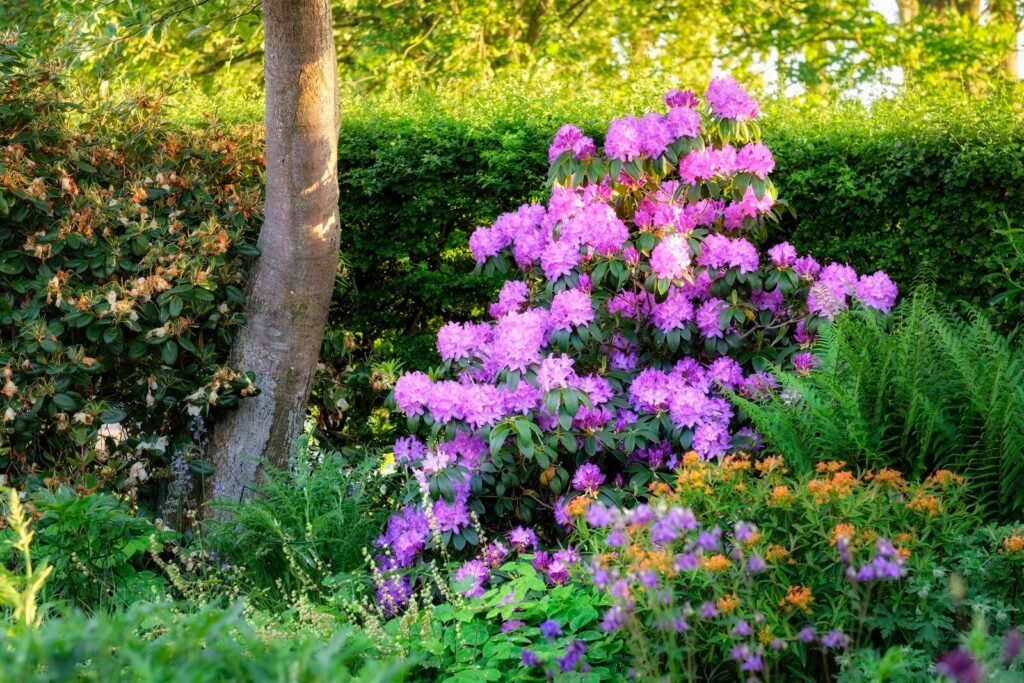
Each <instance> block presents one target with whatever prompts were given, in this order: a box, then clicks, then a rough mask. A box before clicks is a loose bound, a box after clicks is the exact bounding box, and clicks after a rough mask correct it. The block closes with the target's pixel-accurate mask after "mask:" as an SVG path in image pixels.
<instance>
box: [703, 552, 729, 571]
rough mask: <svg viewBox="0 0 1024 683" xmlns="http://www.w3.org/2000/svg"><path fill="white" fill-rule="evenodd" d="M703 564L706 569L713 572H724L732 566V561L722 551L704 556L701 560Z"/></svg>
mask: <svg viewBox="0 0 1024 683" xmlns="http://www.w3.org/2000/svg"><path fill="white" fill-rule="evenodd" d="M701 564H702V565H703V566H704V568H705V569H707V570H708V571H712V572H724V571H725V570H726V569H728V568H729V567H731V566H732V562H730V561H729V558H728V557H726V556H725V555H723V554H721V553H717V554H715V555H712V556H710V557H706V558H704V559H703V560H702V561H701Z"/></svg>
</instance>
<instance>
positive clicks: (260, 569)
mask: <svg viewBox="0 0 1024 683" xmlns="http://www.w3.org/2000/svg"><path fill="white" fill-rule="evenodd" d="M352 456H353V457H352V458H351V459H350V458H346V457H345V456H342V455H341V454H339V453H335V452H320V451H318V450H315V449H314V450H311V448H310V443H309V440H308V437H303V439H302V440H300V443H299V446H298V448H297V450H296V453H295V454H294V455H293V456H292V461H291V465H290V468H289V469H288V470H275V469H273V468H267V470H266V476H265V478H264V480H263V481H262V482H261V483H260V485H259V487H258V490H256V491H254V492H253V494H252V496H251V497H249V498H248V499H247V500H245V501H244V502H241V503H239V502H229V501H218V502H216V503H215V505H216V506H217V507H218V509H219V510H220V511H221V513H223V514H222V517H221V518H220V519H218V518H217V517H213V518H211V519H209V520H208V521H207V522H206V523H205V525H204V529H203V530H204V535H203V538H202V544H203V546H204V547H205V548H206V549H207V550H208V551H210V552H211V553H212V554H213V555H215V556H216V558H217V561H218V562H228V563H230V564H232V565H235V566H237V567H240V568H241V569H242V571H243V576H244V578H245V579H246V581H247V583H248V584H249V585H250V586H251V587H252V588H253V589H255V590H257V591H261V592H262V593H263V594H264V595H265V599H267V600H269V601H271V602H272V603H274V604H281V601H282V600H286V599H287V598H288V596H289V594H291V593H302V594H310V593H312V594H317V593H320V592H321V590H322V588H321V587H320V583H321V581H322V580H323V579H324V578H326V577H332V576H335V575H344V574H348V573H351V572H353V571H355V570H359V569H363V568H365V559H364V555H363V550H364V549H369V548H371V547H372V546H373V542H374V540H375V539H376V537H377V536H378V535H379V534H380V533H381V531H382V529H383V527H384V523H385V521H386V520H387V514H386V513H387V506H386V505H385V504H384V503H383V497H384V495H385V494H386V493H387V491H388V490H389V485H388V483H387V481H386V479H384V478H383V477H381V476H379V474H378V473H377V472H375V468H376V467H377V464H378V463H377V462H376V459H375V458H370V457H368V456H366V455H365V454H358V453H353V454H352ZM357 458H358V459H357ZM339 581H340V579H339Z"/></svg>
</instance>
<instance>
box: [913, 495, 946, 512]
mask: <svg viewBox="0 0 1024 683" xmlns="http://www.w3.org/2000/svg"><path fill="white" fill-rule="evenodd" d="M907 509H908V510H912V511H914V512H920V513H921V514H925V515H928V516H929V517H935V516H936V515H938V514H939V513H940V512H942V501H940V500H939V499H938V497H937V496H933V495H930V494H927V493H925V492H923V491H918V492H916V493H915V494H914V496H913V498H911V499H910V502H909V503H907Z"/></svg>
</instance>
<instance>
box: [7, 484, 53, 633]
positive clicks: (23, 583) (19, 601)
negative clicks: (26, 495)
mask: <svg viewBox="0 0 1024 683" xmlns="http://www.w3.org/2000/svg"><path fill="white" fill-rule="evenodd" d="M6 503H7V505H6V510H5V515H4V517H3V519H4V521H5V522H6V524H5V526H7V527H8V528H9V529H10V534H11V535H12V536H13V538H12V539H11V543H10V547H11V549H12V550H13V551H14V555H15V559H16V561H18V562H20V564H21V569H20V570H19V571H15V572H12V571H10V570H8V569H7V567H6V566H5V564H6V562H7V560H6V557H5V560H4V562H3V563H0V605H3V606H4V607H9V608H10V609H11V612H12V614H11V618H12V620H13V621H14V625H15V626H17V627H22V628H32V627H35V626H38V625H39V623H40V622H41V621H42V618H43V615H42V613H41V612H40V611H39V604H38V602H39V593H40V591H42V590H43V585H44V584H45V583H46V578H47V577H48V576H49V575H50V572H52V571H53V567H48V566H47V565H46V564H45V563H44V564H42V565H39V564H37V565H36V566H33V565H32V537H33V536H34V535H35V532H34V531H32V528H31V525H30V523H29V519H28V516H27V515H26V514H25V508H24V506H23V505H22V504H21V500H20V498H19V497H18V492H17V491H15V490H14V489H7V501H6ZM4 556H6V553H4Z"/></svg>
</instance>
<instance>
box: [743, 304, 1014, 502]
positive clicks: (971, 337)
mask: <svg viewBox="0 0 1024 683" xmlns="http://www.w3.org/2000/svg"><path fill="white" fill-rule="evenodd" d="M815 351H816V355H817V356H818V358H819V360H820V361H821V367H820V368H819V369H817V370H815V371H814V372H812V373H810V374H809V375H808V376H806V377H801V376H798V375H794V374H791V373H784V372H777V375H778V378H779V381H780V384H781V390H780V391H779V392H778V393H777V394H776V395H775V396H774V397H772V398H771V399H769V400H767V401H764V402H759V403H758V402H753V401H750V400H748V399H744V398H742V397H739V396H734V397H733V400H734V402H735V403H736V404H737V406H738V407H739V408H740V409H741V410H742V411H743V413H744V414H745V415H746V416H747V417H748V418H749V419H750V421H751V422H752V423H753V424H754V426H755V427H756V429H757V430H758V431H760V432H761V434H762V435H763V436H764V438H765V440H766V442H767V443H768V444H769V445H770V446H771V447H772V448H774V449H776V450H778V451H779V452H781V453H783V454H784V455H785V456H786V457H787V459H788V460H789V462H790V463H792V464H793V465H794V466H795V467H798V468H804V469H806V468H810V467H812V466H813V464H814V463H815V462H817V461H819V460H832V459H841V460H846V461H847V462H850V463H854V464H857V465H859V466H862V467H865V468H867V467H871V468H877V467H894V468H897V469H899V470H901V471H904V472H907V473H909V474H911V475H913V476H923V475H925V474H927V473H929V472H931V471H934V470H936V469H939V468H948V469H953V470H956V471H958V472H960V473H962V474H965V475H967V476H968V478H969V480H970V481H971V482H972V486H973V488H974V491H975V493H976V496H977V500H978V501H979V502H980V503H981V504H982V505H984V506H985V508H986V510H987V511H988V512H989V513H990V514H992V515H993V516H996V517H1001V518H1019V517H1020V516H1021V513H1022V512H1024V487H1022V486H1020V483H1021V482H1024V352H1022V350H1021V348H1020V346H1019V345H1017V344H1016V343H1015V342H1014V340H1011V339H1007V338H1006V337H1004V336H1002V335H1001V334H999V333H998V332H996V331H995V330H994V329H993V328H992V326H991V325H990V324H989V323H988V321H987V320H986V319H985V318H984V317H983V316H982V315H980V314H979V313H977V312H971V313H970V314H969V315H968V316H967V317H966V318H964V317H961V316H959V315H957V314H955V313H954V312H953V311H952V310H950V309H949V308H948V307H946V306H945V305H943V304H940V303H938V302H937V301H936V300H935V298H934V295H933V293H932V292H931V290H929V289H928V288H920V289H918V290H916V291H915V292H914V293H913V295H912V296H910V297H909V298H907V299H906V300H905V301H904V302H903V303H901V304H900V306H899V307H897V309H896V310H895V311H894V312H893V314H892V315H890V316H878V315H876V314H874V313H872V312H870V311H864V310H857V311H850V312H848V313H846V314H844V315H842V316H840V317H839V318H838V319H837V320H836V321H835V322H833V323H832V324H830V325H827V326H823V328H822V329H821V330H820V341H819V343H818V345H817V347H816V350H815Z"/></svg>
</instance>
